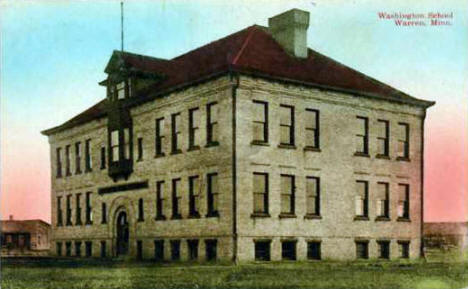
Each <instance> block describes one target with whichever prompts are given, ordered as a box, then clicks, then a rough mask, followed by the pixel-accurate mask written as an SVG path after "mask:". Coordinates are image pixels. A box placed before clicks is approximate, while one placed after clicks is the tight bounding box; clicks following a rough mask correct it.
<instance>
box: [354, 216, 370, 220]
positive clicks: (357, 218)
mask: <svg viewBox="0 0 468 289" xmlns="http://www.w3.org/2000/svg"><path fill="white" fill-rule="evenodd" d="M354 221H369V217H365V216H356V217H354Z"/></svg>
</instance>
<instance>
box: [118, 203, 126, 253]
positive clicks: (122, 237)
mask: <svg viewBox="0 0 468 289" xmlns="http://www.w3.org/2000/svg"><path fill="white" fill-rule="evenodd" d="M127 253H128V222H127V213H125V212H120V213H119V215H118V217H117V256H118V255H125V254H127Z"/></svg>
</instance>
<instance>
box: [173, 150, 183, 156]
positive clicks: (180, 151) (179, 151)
mask: <svg viewBox="0 0 468 289" xmlns="http://www.w3.org/2000/svg"><path fill="white" fill-rule="evenodd" d="M181 153H182V150H179V149H178V150H175V151H172V152H171V155H178V154H181Z"/></svg>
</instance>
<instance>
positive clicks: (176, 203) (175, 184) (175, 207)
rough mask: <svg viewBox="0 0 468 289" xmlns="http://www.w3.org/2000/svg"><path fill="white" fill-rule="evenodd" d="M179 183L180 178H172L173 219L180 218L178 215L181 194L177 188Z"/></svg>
mask: <svg viewBox="0 0 468 289" xmlns="http://www.w3.org/2000/svg"><path fill="white" fill-rule="evenodd" d="M179 183H180V179H173V180H172V218H173V219H180V218H181V217H182V216H181V215H180V199H181V195H180V191H179V189H178V185H179Z"/></svg>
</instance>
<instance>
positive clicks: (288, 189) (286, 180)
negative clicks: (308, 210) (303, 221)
mask: <svg viewBox="0 0 468 289" xmlns="http://www.w3.org/2000/svg"><path fill="white" fill-rule="evenodd" d="M295 198H296V196H295V181H294V176H292V175H281V214H282V215H294V214H295Z"/></svg>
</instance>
